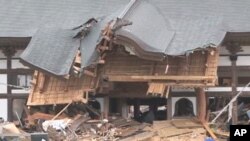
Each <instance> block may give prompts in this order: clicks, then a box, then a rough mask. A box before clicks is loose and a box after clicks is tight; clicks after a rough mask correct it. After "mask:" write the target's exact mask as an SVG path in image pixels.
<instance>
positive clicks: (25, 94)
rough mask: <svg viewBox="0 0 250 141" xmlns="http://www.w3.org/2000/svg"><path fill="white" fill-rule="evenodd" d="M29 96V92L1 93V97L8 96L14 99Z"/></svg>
mask: <svg viewBox="0 0 250 141" xmlns="http://www.w3.org/2000/svg"><path fill="white" fill-rule="evenodd" d="M28 96H29V94H28V93H18V94H6V93H3V94H0V99H7V98H13V99H27V98H28Z"/></svg>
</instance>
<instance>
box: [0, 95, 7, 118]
mask: <svg viewBox="0 0 250 141" xmlns="http://www.w3.org/2000/svg"><path fill="white" fill-rule="evenodd" d="M0 107H1V108H0V117H2V118H3V119H4V120H7V115H8V113H7V112H8V111H7V109H8V108H7V99H0Z"/></svg>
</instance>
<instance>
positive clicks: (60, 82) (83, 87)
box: [27, 71, 95, 106]
mask: <svg viewBox="0 0 250 141" xmlns="http://www.w3.org/2000/svg"><path fill="white" fill-rule="evenodd" d="M33 77H34V78H33V80H32V85H33V86H32V89H31V92H30V95H29V98H28V102H27V105H29V106H34V105H56V104H67V103H71V102H83V103H86V102H87V100H88V93H89V92H91V91H93V89H92V88H93V87H92V86H93V84H94V81H95V80H94V79H93V77H89V76H84V78H82V77H81V78H76V77H70V78H69V79H68V80H67V79H60V78H55V77H49V76H47V75H45V74H43V73H41V72H37V71H36V72H35V73H34V76H33Z"/></svg>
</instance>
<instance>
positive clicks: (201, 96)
mask: <svg viewBox="0 0 250 141" xmlns="http://www.w3.org/2000/svg"><path fill="white" fill-rule="evenodd" d="M196 94H197V95H196V98H197V105H198V106H197V107H198V119H199V120H200V121H202V122H204V121H206V113H207V99H206V94H205V91H204V88H197V90H196Z"/></svg>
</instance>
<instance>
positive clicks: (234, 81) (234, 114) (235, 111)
mask: <svg viewBox="0 0 250 141" xmlns="http://www.w3.org/2000/svg"><path fill="white" fill-rule="evenodd" d="M230 60H231V73H232V85H231V86H232V93H231V97H232V98H233V97H234V96H236V95H237V83H238V77H237V70H236V61H237V55H231V56H230ZM237 123H238V100H237V99H236V100H235V101H234V102H233V107H232V124H233V125H236V124H237Z"/></svg>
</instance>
